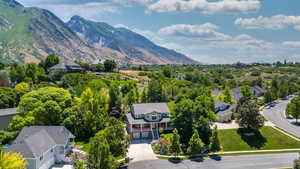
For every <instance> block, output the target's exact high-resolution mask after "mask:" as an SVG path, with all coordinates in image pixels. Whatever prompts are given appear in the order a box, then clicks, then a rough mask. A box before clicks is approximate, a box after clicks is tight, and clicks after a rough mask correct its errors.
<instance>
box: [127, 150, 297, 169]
mask: <svg viewBox="0 0 300 169" xmlns="http://www.w3.org/2000/svg"><path fill="white" fill-rule="evenodd" d="M297 157H298V154H297V153H288V154H271V155H243V156H223V157H218V158H214V159H210V158H205V159H203V160H194V161H192V160H186V161H181V162H180V161H177V162H176V161H173V162H172V161H169V160H162V159H158V160H148V161H138V162H134V163H131V164H130V165H129V167H128V168H129V169H174V168H176V169H275V168H291V167H292V166H293V161H294V160H295V159H296V158H297Z"/></svg>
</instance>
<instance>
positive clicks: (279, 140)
mask: <svg viewBox="0 0 300 169" xmlns="http://www.w3.org/2000/svg"><path fill="white" fill-rule="evenodd" d="M245 133H246V132H245V131H243V130H241V129H230V130H219V133H218V134H219V138H220V142H221V145H222V147H223V151H247V150H271V149H295V148H300V142H299V141H297V140H295V139H293V138H291V137H288V136H286V135H285V134H283V133H281V132H279V131H277V130H275V129H273V128H272V127H263V128H262V129H260V130H259V132H256V133H254V135H247V134H245Z"/></svg>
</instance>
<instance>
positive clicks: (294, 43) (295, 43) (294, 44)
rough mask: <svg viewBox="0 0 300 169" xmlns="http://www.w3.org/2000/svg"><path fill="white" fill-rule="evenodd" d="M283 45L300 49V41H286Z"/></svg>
mask: <svg viewBox="0 0 300 169" xmlns="http://www.w3.org/2000/svg"><path fill="white" fill-rule="evenodd" d="M282 44H283V45H285V46H288V47H295V48H299V47H300V41H285V42H282Z"/></svg>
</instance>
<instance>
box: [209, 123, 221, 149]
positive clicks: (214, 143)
mask: <svg viewBox="0 0 300 169" xmlns="http://www.w3.org/2000/svg"><path fill="white" fill-rule="evenodd" d="M221 150H222V146H221V144H220V139H219V136H218V130H217V128H215V130H214V132H213V136H212V138H211V142H210V145H209V151H210V152H219V151H221Z"/></svg>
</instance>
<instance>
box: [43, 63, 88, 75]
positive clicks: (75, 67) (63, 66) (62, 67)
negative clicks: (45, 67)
mask: <svg viewBox="0 0 300 169" xmlns="http://www.w3.org/2000/svg"><path fill="white" fill-rule="evenodd" d="M55 70H58V71H61V72H63V73H72V72H82V71H84V69H83V68H82V67H80V65H79V64H76V63H74V62H73V61H70V60H69V61H68V60H65V61H62V62H60V63H59V64H57V65H55V66H53V67H51V68H50V69H49V72H52V71H55Z"/></svg>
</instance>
